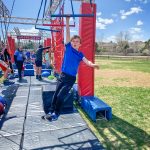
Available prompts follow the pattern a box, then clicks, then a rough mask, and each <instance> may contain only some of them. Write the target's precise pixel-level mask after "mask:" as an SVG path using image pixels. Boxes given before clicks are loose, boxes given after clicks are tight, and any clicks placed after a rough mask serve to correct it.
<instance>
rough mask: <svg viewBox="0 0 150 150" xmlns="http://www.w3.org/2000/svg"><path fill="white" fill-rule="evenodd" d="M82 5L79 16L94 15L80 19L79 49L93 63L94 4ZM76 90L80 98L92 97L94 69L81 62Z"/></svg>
mask: <svg viewBox="0 0 150 150" xmlns="http://www.w3.org/2000/svg"><path fill="white" fill-rule="evenodd" d="M92 7H93V8H91V4H90V3H82V5H81V14H91V13H94V17H81V18H80V25H79V35H80V37H81V40H82V45H81V47H80V50H79V51H81V52H83V54H84V55H85V57H86V58H87V59H88V60H90V61H92V62H94V56H95V32H96V4H92ZM78 90H79V95H80V96H94V69H93V68H91V67H88V66H86V65H85V64H84V63H83V62H82V63H81V65H80V67H79V74H78Z"/></svg>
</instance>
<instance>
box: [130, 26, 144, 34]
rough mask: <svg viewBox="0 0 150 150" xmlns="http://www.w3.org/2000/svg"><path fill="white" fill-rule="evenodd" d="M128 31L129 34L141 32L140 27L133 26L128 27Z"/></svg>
mask: <svg viewBox="0 0 150 150" xmlns="http://www.w3.org/2000/svg"><path fill="white" fill-rule="evenodd" d="M129 32H130V33H131V34H138V33H141V32H142V30H141V28H136V27H133V28H130V29H129Z"/></svg>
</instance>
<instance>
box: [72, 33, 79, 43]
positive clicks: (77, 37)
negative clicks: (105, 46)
mask: <svg viewBox="0 0 150 150" xmlns="http://www.w3.org/2000/svg"><path fill="white" fill-rule="evenodd" d="M74 39H79V40H80V43H81V38H80V36H79V35H74V36H73V37H71V40H70V41H72V40H74Z"/></svg>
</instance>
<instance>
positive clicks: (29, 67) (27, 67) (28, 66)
mask: <svg viewBox="0 0 150 150" xmlns="http://www.w3.org/2000/svg"><path fill="white" fill-rule="evenodd" d="M25 68H26V69H33V65H32V64H26V65H25Z"/></svg>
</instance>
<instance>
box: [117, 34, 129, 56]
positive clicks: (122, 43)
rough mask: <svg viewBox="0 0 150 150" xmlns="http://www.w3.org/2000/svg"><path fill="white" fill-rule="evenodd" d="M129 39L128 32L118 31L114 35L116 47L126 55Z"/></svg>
mask: <svg viewBox="0 0 150 150" xmlns="http://www.w3.org/2000/svg"><path fill="white" fill-rule="evenodd" d="M129 39H130V35H129V32H120V33H119V34H118V35H117V36H116V41H117V45H118V48H119V50H120V52H123V53H124V55H127V53H128V52H127V49H128V48H129V42H128V41H129Z"/></svg>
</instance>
